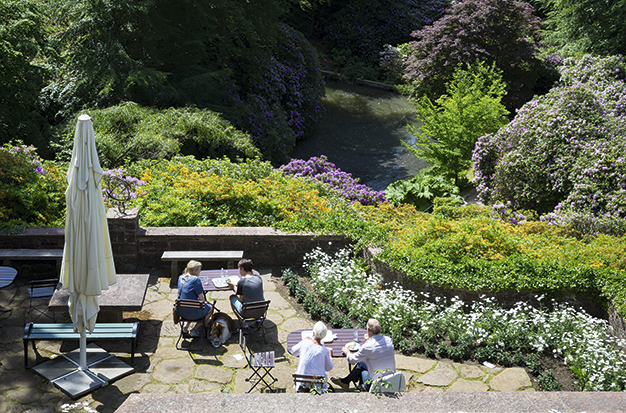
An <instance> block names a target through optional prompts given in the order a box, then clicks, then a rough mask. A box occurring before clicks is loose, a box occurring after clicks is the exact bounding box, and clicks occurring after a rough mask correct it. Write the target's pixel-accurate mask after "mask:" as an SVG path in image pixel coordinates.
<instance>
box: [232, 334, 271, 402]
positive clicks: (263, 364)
mask: <svg viewBox="0 0 626 413" xmlns="http://www.w3.org/2000/svg"><path fill="white" fill-rule="evenodd" d="M239 347H241V350H242V351H243V355H244V357H245V358H246V362H247V363H248V367H250V369H252V374H251V375H250V377H248V378H247V379H246V381H247V382H251V383H253V385H252V387H250V390H248V391H247V392H246V393H250V392H251V391H252V390H254V388H255V387H256V386H257V385H258V384H259V383H263V384H264V385H265V388H266V389H267V390H269V391H270V392H271V393H273V392H274V389H273V388H272V386H273V385H274V383H276V382H277V381H278V379H277V378H276V377H274V376H272V373H271V370H272V369H273V368H274V366H275V364H274V352H273V351H264V352H260V353H253V352H251V351H249V350H248V347H247V346H246V336H244V335H243V330H239ZM267 376H269V377H268V380H271V381H270V382H269V383H268V381H267V380H266V377H267Z"/></svg>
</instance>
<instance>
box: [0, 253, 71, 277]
mask: <svg viewBox="0 0 626 413" xmlns="http://www.w3.org/2000/svg"><path fill="white" fill-rule="evenodd" d="M0 258H1V259H2V261H3V265H6V266H11V260H26V261H31V260H54V261H56V263H57V273H58V272H60V271H61V261H62V260H63V248H59V249H28V248H14V249H13V248H9V249H0Z"/></svg>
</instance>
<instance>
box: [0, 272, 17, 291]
mask: <svg viewBox="0 0 626 413" xmlns="http://www.w3.org/2000/svg"><path fill="white" fill-rule="evenodd" d="M16 275H17V270H16V269H15V268H13V267H0V288H4V287H8V286H9V285H11V283H12V282H13V281H15V276H16Z"/></svg>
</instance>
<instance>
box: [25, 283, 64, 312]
mask: <svg viewBox="0 0 626 413" xmlns="http://www.w3.org/2000/svg"><path fill="white" fill-rule="evenodd" d="M58 283H59V281H58V280H57V279H56V278H49V279H47V280H32V281H31V282H30V287H29V288H28V294H29V295H30V302H29V304H28V312H29V313H30V321H32V322H34V321H36V320H37V319H38V318H39V317H41V316H45V317H48V318H49V319H51V320H52V321H54V322H56V316H55V315H54V311H51V313H52V316H50V314H46V310H48V305H49V303H50V299H51V298H52V296H53V295H54V290H55V289H56V288H57V284H58ZM41 300H47V301H46V303H45V305H46V306H45V308H44V309H43V310H41V309H40V308H38V307H37V306H36V305H33V301H41ZM33 312H37V313H39V315H37V317H35V318H34V319H33Z"/></svg>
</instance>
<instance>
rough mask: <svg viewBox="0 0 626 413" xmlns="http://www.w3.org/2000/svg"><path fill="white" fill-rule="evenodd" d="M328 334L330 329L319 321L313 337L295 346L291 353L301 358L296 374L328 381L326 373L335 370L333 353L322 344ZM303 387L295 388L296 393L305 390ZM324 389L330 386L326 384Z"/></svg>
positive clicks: (298, 385)
mask: <svg viewBox="0 0 626 413" xmlns="http://www.w3.org/2000/svg"><path fill="white" fill-rule="evenodd" d="M327 332H328V329H327V328H326V326H325V325H324V323H322V322H321V321H318V322H317V323H315V326H313V336H312V337H308V338H305V339H304V340H302V341H301V342H299V343H298V344H296V345H295V346H293V349H292V351H291V353H292V354H293V355H294V356H296V357H299V359H298V368H297V369H296V374H310V375H314V376H323V377H325V378H326V379H328V376H327V375H326V372H327V371H331V370H332V369H333V360H332V359H331V351H330V350H329V349H328V348H326V346H325V345H324V343H323V342H322V340H323V339H324V337H326V333H327ZM301 386H302V384H301V383H298V384H297V385H296V386H294V389H295V390H296V392H298V391H299V390H300V391H302V390H303V389H301ZM322 388H323V389H324V390H325V389H326V388H328V385H327V384H326V383H324V384H323V387H322Z"/></svg>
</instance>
